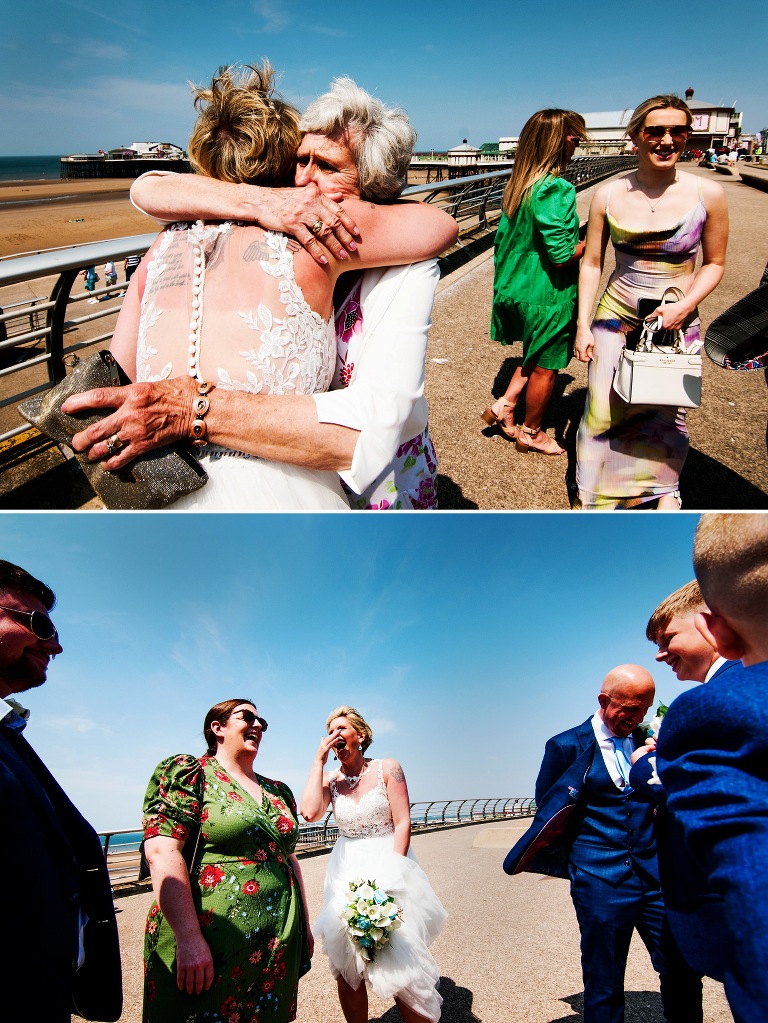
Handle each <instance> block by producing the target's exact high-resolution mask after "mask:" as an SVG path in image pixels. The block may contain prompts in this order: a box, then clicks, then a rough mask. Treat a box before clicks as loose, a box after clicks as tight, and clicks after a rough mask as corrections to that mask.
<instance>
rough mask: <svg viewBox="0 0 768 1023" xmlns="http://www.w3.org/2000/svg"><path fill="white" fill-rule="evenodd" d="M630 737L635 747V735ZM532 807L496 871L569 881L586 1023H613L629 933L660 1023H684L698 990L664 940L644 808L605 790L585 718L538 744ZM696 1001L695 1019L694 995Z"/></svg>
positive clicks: (620, 1004) (619, 1013) (607, 779)
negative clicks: (656, 994)
mask: <svg viewBox="0 0 768 1023" xmlns="http://www.w3.org/2000/svg"><path fill="white" fill-rule="evenodd" d="M634 740H635V745H636V746H637V745H640V744H642V742H643V741H644V736H640V735H636V736H635V737H634ZM536 804H537V812H536V816H535V818H534V821H533V824H532V825H531V827H530V828H529V829H528V831H527V832H526V834H525V835H524V836H523V837H522V838H521V839H520V841H519V842H518V843H517V844H516V845H515V847H514V848H513V849H512V850H511V851H510V852H509V853H508V855H507V857H506V859H505V861H504V869H505V871H506V872H507V873H509V874H512V873H518V872H519V871H521V870H528V871H533V872H534V873H544V874H550V875H552V876H554V877H568V878H569V879H570V882H571V897H572V899H573V904H574V908H575V910H576V916H577V919H578V922H579V929H580V931H581V962H582V972H583V978H584V1021H585V1023H622V1020H623V1019H624V974H625V970H626V962H627V954H628V952H629V944H630V940H631V937H632V932H633V930H634V929H635V928H637V930H638V932H639V933H640V936H641V937H642V939H643V941H644V942H645V945H646V947H647V948H648V951H649V953H650V955H651V960H652V962H653V965H654V968H655V969H656V970H657V972H658V973H659V974H660V982H661V995H662V1000H663V1002H664V1009H665V1014H666V1017H667V1020H668V1023H691V1021H692V1020H695V1019H696V1018H697V1017H696V1008H695V1006H696V1001H697V995H698V991H700V987H699V988H698V991H697V988H696V983H695V981H696V978H695V977H694V976H693V974H692V973H691V971H690V970H688V969H687V967H685V965H684V964H683V962H682V960H681V959H680V957H679V954H678V953H677V951H676V950H675V949H674V946H673V945H672V943H671V941H669V939H668V936H667V935H666V933H664V934H663V932H664V931H665V930H666V927H665V916H664V905H663V902H662V897H661V888H660V884H659V872H658V864H657V860H656V844H655V840H654V832H653V819H654V814H653V808H652V806H651V805H650V804H648V803H643V802H640V801H638V800H636V799H635V798H634V797H633V795H632V794H631V793H628V792H625V791H622V790H620V789H619V788H618V787H617V785H616V784H615V783H614V781H613V780H612V778H611V776H610V774H609V773H608V769H607V768H606V766H605V761H604V760H603V754H602V752H601V749H600V747H599V746H598V744H597V740H596V738H595V732H594V729H593V727H592V719H591V718H590V719H588V720H587V721H585V722H584V723H583V724H581V725H578V726H577V727H576V728H570V729H568V730H567V731H565V732H562V733H561V734H560V735H556V736H554V737H553V738H552V739H550V740H549V741H548V742H547V744H546V748H545V752H544V759H543V761H542V765H541V769H540V771H539V776H538V778H537V781H536ZM698 1004H699V1009H698V1012H699V1018H700V1012H701V998H700V995H698Z"/></svg>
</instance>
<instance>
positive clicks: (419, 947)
mask: <svg viewBox="0 0 768 1023" xmlns="http://www.w3.org/2000/svg"><path fill="white" fill-rule="evenodd" d="M366 774H367V777H364V778H362V779H361V781H360V783H359V786H358V788H356V789H355V790H353V791H352V792H350V793H349V795H343V794H340V793H339V792H338V791H337V788H336V783H335V780H334V779H331V799H332V801H333V814H334V817H335V818H336V823H337V825H338V827H339V832H340V835H339V838H338V840H337V841H336V845H335V846H334V848H333V852H332V853H331V857H330V861H329V863H328V872H327V874H326V876H325V889H324V902H323V908H322V910H321V912H320V915H319V917H318V918H317V921H316V922H315V925H314V928H313V929H314V933H315V938H316V939H321V940H322V945H323V951H324V952H325V953H326V955H327V956H328V959H329V962H330V966H331V971H332V973H333V975H334V977H338V976H339V975H341V976H342V977H343V978H344V980H346V982H347V983H348V984H349V985H350V986H351V987H352V988H354V989H355V990H357V988H358V987H359V986H360V983H361V981H363V980H364V981H366V982H367V983H368V984H369V985H370V987H371V988H372V990H373V991H374V992H375V993H376V994H377V995H378V996H379V997H381V998H386V999H391V998H395V997H397V998H399V999H401V1000H402V1001H403V1002H404V1003H405V1004H406V1005H409V1006H410V1007H411V1008H413V1009H414V1010H415V1011H416V1012H418V1013H420V1014H421V1015H422V1016H426V1017H427V1019H430V1020H438V1019H439V1018H440V1006H441V1004H442V1001H443V1000H442V998H441V997H440V995H439V994H438V992H437V984H438V981H439V980H440V972H439V970H438V968H437V963H436V962H435V960H434V959H433V958H432V955H431V953H430V952H429V949H428V948H427V946H428V945H430V944H431V943H432V941H433V940H434V938H436V937H437V935H438V934H439V933H440V931H441V930H442V928H443V925H444V924H445V921H446V918H447V913H446V911H445V909H443V906H442V904H441V902H440V900H439V899H438V897H437V896H436V895H435V893H434V891H433V890H432V886H431V885H430V883H429V880H428V878H427V875H426V874H425V873H424V871H423V870H422V869H421V867H420V866H419V864H418V863H417V861H416V857H415V856H414V855H413V853H412V852H411V851H409V852H408V855H407V856H400V855H399V854H398V853H396V852H395V851H394V849H393V844H394V826H393V822H392V811H391V810H390V806H389V800H388V799H387V789H386V786H385V784H384V769H383V761H381V760H374V761H372V762H371V763H370V766H369V768H368V770H367V772H366ZM369 779H370V781H369ZM361 789H363V791H362V792H361V791H360V790H361ZM355 878H363V879H364V880H367V881H375V882H376V884H377V886H378V887H379V888H382V889H383V890H384V891H386V892H387V894H389V895H391V896H392V897H393V898H394V900H395V902H396V903H397V904H398V906H400V908H401V909H402V916H403V923H402V926H401V927H399V928H398V929H397V930H395V931H393V932H392V936H391V940H390V943H389V944H388V945H385V946H384V948H383V949H380V950H379V951H378V952H377V953H376V956H375V959H374V961H373V962H366V960H365V959H363V957H362V956H361V955H360V953H359V951H358V949H357V946H356V945H354V944H353V943H352V941H351V940H350V939H349V938H348V937H347V932H346V929H345V927H344V926H343V924H342V921H341V914H342V912H343V911H344V909H345V907H346V906H347V904H348V903H349V901H350V898H351V895H350V891H349V887H348V885H349V882H350V881H352V880H354V879H355Z"/></svg>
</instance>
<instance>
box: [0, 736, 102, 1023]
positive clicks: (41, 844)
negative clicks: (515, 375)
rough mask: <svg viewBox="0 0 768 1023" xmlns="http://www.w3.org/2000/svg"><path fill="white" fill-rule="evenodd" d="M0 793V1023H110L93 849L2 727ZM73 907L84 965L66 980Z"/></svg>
mask: <svg viewBox="0 0 768 1023" xmlns="http://www.w3.org/2000/svg"><path fill="white" fill-rule="evenodd" d="M0 793H1V794H2V806H3V813H4V818H5V827H4V829H3V831H4V835H5V836H6V837H4V839H3V841H2V842H0V876H1V877H3V878H4V879H5V883H4V886H3V888H4V891H3V897H2V900H0V907H2V908H1V909H0V914H2V934H3V938H2V943H3V946H4V949H3V952H2V963H3V974H4V978H5V979H4V982H3V991H2V995H1V996H0V1004H1V1005H2V1018H3V1021H4V1023H27V1021H30V1020H36V1019H39V1020H45V1021H46V1023H59V1021H60V1020H61V1021H62V1023H64V1021H66V1023H69V1020H70V1015H71V1013H72V1012H73V1011H74V1012H76V1011H78V1010H80V1012H81V1013H82V1014H85V1015H86V1016H87V1018H90V1019H101V1020H116V1019H118V1018H119V1016H120V1012H121V1007H122V984H121V976H120V952H119V946H118V939H117V925H116V922H115V912H114V906H113V903H112V892H111V888H110V883H109V875H108V873H107V868H106V863H105V860H104V853H103V851H102V848H101V842H100V840H99V837H98V835H97V834H96V832H95V831H94V830H93V828H92V827H91V826H90V824H88V822H87V821H86V820H85V818H84V817H83V816H82V815H81V814H80V812H79V811H78V810H77V808H76V807H75V806H74V805H73V804H72V803H71V802H70V800H69V798H68V797H67V795H66V793H65V792H64V791H63V789H62V788H61V787H60V786H59V784H58V783H57V781H56V780H55V778H54V777H53V776H52V775H51V773H50V772H49V771H48V769H47V768H46V767H45V765H44V764H43V762H42V761H41V760H40V758H39V757H38V756H37V754H36V753H35V751H34V750H33V749H32V747H31V746H30V745H29V744H28V743H27V742H26V740H25V739H24V737H23V736H22V735H20V734H19V733H16V734H15V735H14V734H13V733H11V732H10V731H9V729H8V728H6V727H5V726H3V725H2V724H0ZM80 907H82V908H83V909H84V910H85V912H86V913H87V915H88V918H89V923H88V925H87V928H86V930H87V934H86V950H87V956H86V960H87V962H86V964H84V965H83V967H82V968H81V969H80V970H78V971H75V965H76V961H77V955H78V947H79V927H78V922H79V908H80ZM93 1013H96V1014H93Z"/></svg>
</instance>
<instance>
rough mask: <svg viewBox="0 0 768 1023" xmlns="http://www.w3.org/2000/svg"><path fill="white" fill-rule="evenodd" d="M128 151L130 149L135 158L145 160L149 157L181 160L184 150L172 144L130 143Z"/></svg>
mask: <svg viewBox="0 0 768 1023" xmlns="http://www.w3.org/2000/svg"><path fill="white" fill-rule="evenodd" d="M128 148H129V149H132V150H133V152H134V153H135V155H136V156H140V157H143V158H144V159H146V158H147V157H151V156H160V157H163V156H165V157H168V158H169V159H171V160H183V159H184V156H185V155H186V154H185V153H184V150H183V149H182V148H181V147H180V146H176V145H174V144H173V143H172V142H132V143H131V145H130V146H128Z"/></svg>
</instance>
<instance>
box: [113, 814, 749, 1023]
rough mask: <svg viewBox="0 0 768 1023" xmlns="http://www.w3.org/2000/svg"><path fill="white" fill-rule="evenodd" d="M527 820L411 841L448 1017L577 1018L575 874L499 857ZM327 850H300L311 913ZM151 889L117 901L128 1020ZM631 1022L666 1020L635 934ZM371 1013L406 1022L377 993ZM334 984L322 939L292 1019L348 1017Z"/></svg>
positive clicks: (710, 1003) (466, 1022)
mask: <svg viewBox="0 0 768 1023" xmlns="http://www.w3.org/2000/svg"><path fill="white" fill-rule="evenodd" d="M528 824H529V821H527V820H520V821H510V822H504V823H500V822H492V823H487V824H478V825H472V826H469V827H462V828H456V829H451V830H447V831H440V832H433V833H431V834H423V835H417V836H416V837H415V838H414V840H413V849H414V852H415V853H416V856H417V857H418V859H419V862H420V863H421V865H422V867H423V868H424V870H425V871H426V872H427V874H428V875H429V878H430V880H431V882H432V885H433V887H434V889H435V891H436V892H437V894H438V895H439V897H440V899H441V900H442V902H443V904H444V905H445V907H446V909H447V910H448V914H449V917H448V923H447V925H446V927H445V929H444V931H443V932H442V934H441V935H440V936H439V937H438V938H437V940H436V941H435V943H434V945H433V946H432V952H433V954H434V956H435V959H436V960H437V963H438V966H439V968H440V973H441V977H442V980H441V987H440V990H441V993H442V995H443V999H444V1002H443V1015H442V1023H569V1021H574V1023H578V1020H579V1019H581V992H582V984H581V968H580V962H579V935H578V927H577V924H576V917H575V914H574V912H573V908H572V906H571V901H570V897H569V894H568V883H567V881H562V880H559V879H553V878H545V877H541V876H538V875H534V874H520V875H518V876H517V877H507V875H506V874H504V873H503V871H502V869H501V862H502V860H503V858H504V855H505V853H506V852H507V850H508V849H509V848H510V847H511V846H512V845H513V844H514V842H515V841H516V840H517V838H518V837H519V835H520V834H522V832H523V831H524V830H525V828H526V827H527V826H528ZM326 864H327V854H324V855H320V856H313V857H309V858H306V859H302V864H301V865H302V872H303V874H304V880H305V884H306V888H307V898H308V900H309V905H310V915H311V916H312V917H313V918H314V917H315V916H316V915H317V912H318V910H319V908H320V905H321V903H322V885H323V878H324V875H325V869H326ZM151 901H152V897H151V895H148V894H141V895H131V896H127V897H125V898H120V899H118V901H117V907H118V910H119V913H118V923H119V927H120V940H121V944H122V950H123V967H124V973H125V992H126V995H125V999H126V1000H125V1011H124V1013H123V1016H122V1017H121V1023H140V1021H141V984H142V967H141V961H142V960H141V945H142V941H143V930H144V917H145V915H146V912H147V909H148V908H149V905H150V904H151ZM626 989H627V999H626V1000H627V1014H626V1023H662V1020H663V1018H664V1017H663V1012H662V1008H661V1000H660V998H659V995H658V989H659V985H658V979H657V976H656V974H655V973H654V971H653V968H652V967H651V964H650V960H649V958H648V954H647V953H646V951H645V948H644V946H643V945H642V943H641V942H640V941H639V939H638V938H637V937H635V939H634V940H633V942H632V948H631V950H630V957H629V964H628V969H627V982H626ZM369 1017H370V1019H371V1020H373V1021H374V1023H399V1021H400V1018H401V1017H400V1014H399V1012H398V1011H397V1009H395V1008H394V1006H393V1005H389V1004H388V1003H386V1002H382V1001H381V1000H379V999H377V998H374V997H372V998H371V1002H370V1009H369ZM731 1020H732V1016H731V1014H730V1012H729V1010H728V1005H727V1002H726V1000H725V997H724V994H723V990H722V987H721V985H719V984H716V983H715V982H714V981H709V980H707V981H705V995H704V1023H729V1021H731ZM342 1021H343V1017H342V1015H341V1011H340V1010H339V1006H338V1001H337V998H336V985H335V982H334V981H333V979H332V977H331V975H330V972H329V970H328V965H327V960H326V959H325V956H324V955H323V954H322V951H320V950H318V951H316V953H315V959H314V965H313V967H312V970H311V971H310V972H309V973H308V974H307V976H306V977H304V978H303V979H302V980H301V983H300V985H299V1010H298V1016H297V1023H342Z"/></svg>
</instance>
